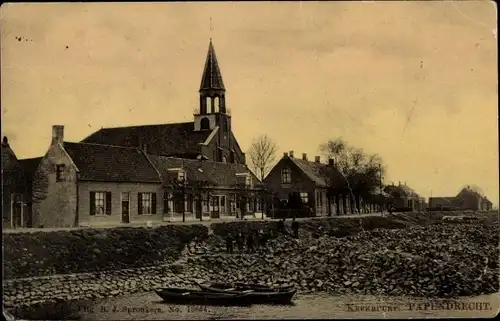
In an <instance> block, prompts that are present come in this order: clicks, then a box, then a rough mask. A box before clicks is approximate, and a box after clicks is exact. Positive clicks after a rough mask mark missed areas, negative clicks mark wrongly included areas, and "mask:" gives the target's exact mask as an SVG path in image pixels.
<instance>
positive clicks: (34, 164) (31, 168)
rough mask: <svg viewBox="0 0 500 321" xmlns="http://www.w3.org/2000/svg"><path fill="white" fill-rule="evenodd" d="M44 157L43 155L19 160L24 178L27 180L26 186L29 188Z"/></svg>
mask: <svg viewBox="0 0 500 321" xmlns="http://www.w3.org/2000/svg"><path fill="white" fill-rule="evenodd" d="M42 159H43V157H35V158H25V159H20V160H19V166H20V167H21V170H22V173H21V175H22V179H23V181H24V182H25V184H26V187H27V188H28V189H30V188H31V184H32V182H33V177H34V175H35V172H36V170H37V168H38V165H39V164H40V161H41V160H42Z"/></svg>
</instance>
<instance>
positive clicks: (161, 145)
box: [82, 122, 211, 158]
mask: <svg viewBox="0 0 500 321" xmlns="http://www.w3.org/2000/svg"><path fill="white" fill-rule="evenodd" d="M210 133H211V131H210V130H204V131H194V123H193V122H188V123H174V124H159V125H144V126H130V127H116V128H102V129H100V130H98V131H97V132H95V133H93V134H92V135H90V136H88V137H87V138H85V139H84V140H82V143H95V144H103V145H115V146H128V147H140V146H141V144H146V146H147V151H148V153H149V154H154V155H163V156H173V157H176V156H177V157H184V158H196V156H197V155H198V154H199V153H200V145H199V144H200V143H203V142H205V140H206V139H207V138H208V136H209V135H210Z"/></svg>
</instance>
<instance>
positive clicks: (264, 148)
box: [248, 134, 276, 181]
mask: <svg viewBox="0 0 500 321" xmlns="http://www.w3.org/2000/svg"><path fill="white" fill-rule="evenodd" d="M248 155H249V156H250V162H251V165H252V167H253V169H254V170H255V172H257V175H259V179H260V180H261V181H262V180H264V178H265V177H266V175H267V173H268V172H269V170H270V167H271V165H272V164H273V162H274V160H275V158H276V143H275V142H274V141H273V140H272V139H271V138H270V137H269V136H267V135H266V134H264V135H261V136H259V137H257V138H255V139H254V141H253V142H252V145H251V146H250V149H249V151H248Z"/></svg>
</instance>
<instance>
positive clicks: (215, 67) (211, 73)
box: [200, 38, 226, 91]
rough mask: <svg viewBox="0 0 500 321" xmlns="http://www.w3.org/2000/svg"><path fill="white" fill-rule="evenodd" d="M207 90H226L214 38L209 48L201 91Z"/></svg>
mask: <svg viewBox="0 0 500 321" xmlns="http://www.w3.org/2000/svg"><path fill="white" fill-rule="evenodd" d="M207 89H216V90H226V88H224V82H223V81H222V74H221V72H220V69H219V64H218V63H217V57H216V55H215V49H214V45H213V44H212V38H210V45H209V46H208V54H207V60H206V61H205V69H204V70H203V76H202V77H201V85H200V91H202V90H207Z"/></svg>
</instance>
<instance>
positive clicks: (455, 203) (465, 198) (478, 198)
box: [429, 185, 493, 211]
mask: <svg viewBox="0 0 500 321" xmlns="http://www.w3.org/2000/svg"><path fill="white" fill-rule="evenodd" d="M429 206H430V207H431V208H432V209H440V208H441V209H454V210H473V211H490V210H491V209H492V208H493V203H492V202H491V201H490V200H489V199H488V198H487V197H486V196H484V195H482V194H481V193H480V192H478V191H477V189H474V188H472V187H471V186H470V185H469V186H466V187H464V188H462V189H461V190H460V192H458V194H457V195H456V196H452V197H430V198H429Z"/></svg>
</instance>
